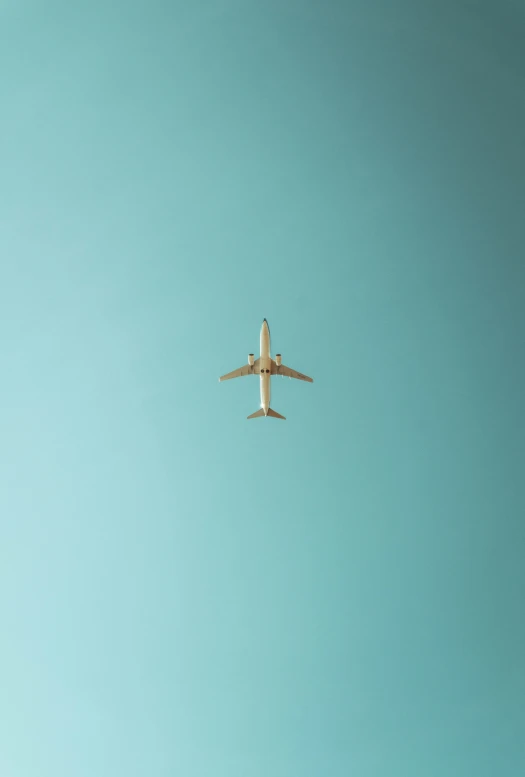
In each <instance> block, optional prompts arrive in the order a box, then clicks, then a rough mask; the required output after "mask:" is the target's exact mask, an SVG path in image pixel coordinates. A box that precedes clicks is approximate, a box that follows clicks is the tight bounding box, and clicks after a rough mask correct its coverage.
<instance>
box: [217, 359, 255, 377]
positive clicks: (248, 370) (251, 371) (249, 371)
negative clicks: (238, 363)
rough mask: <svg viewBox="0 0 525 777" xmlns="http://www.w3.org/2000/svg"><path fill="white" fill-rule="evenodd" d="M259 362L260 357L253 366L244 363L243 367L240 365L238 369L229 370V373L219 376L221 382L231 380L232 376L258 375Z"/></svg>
mask: <svg viewBox="0 0 525 777" xmlns="http://www.w3.org/2000/svg"><path fill="white" fill-rule="evenodd" d="M259 362H260V359H256V360H255V361H254V363H253V367H250V365H249V364H244V365H243V366H242V367H239V369H238V370H233V372H228V374H227V375H222V376H221V377H220V378H219V382H221V381H223V380H231V379H232V378H244V376H245V375H258V374H259Z"/></svg>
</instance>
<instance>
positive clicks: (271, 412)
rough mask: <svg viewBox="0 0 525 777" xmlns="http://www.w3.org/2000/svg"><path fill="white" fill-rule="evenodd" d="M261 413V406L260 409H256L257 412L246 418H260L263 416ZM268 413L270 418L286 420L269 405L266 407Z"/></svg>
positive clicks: (262, 412)
mask: <svg viewBox="0 0 525 777" xmlns="http://www.w3.org/2000/svg"><path fill="white" fill-rule="evenodd" d="M263 415H264V410H263V409H262V407H261V409H260V410H257V412H255V413H252V414H251V415H249V416H248V420H249V419H250V418H261V416H263ZM268 415H269V416H271V417H272V418H282V419H283V421H286V418H285V417H284V416H283V415H280V414H279V413H276V412H275V410H272V408H271V407H269V408H268Z"/></svg>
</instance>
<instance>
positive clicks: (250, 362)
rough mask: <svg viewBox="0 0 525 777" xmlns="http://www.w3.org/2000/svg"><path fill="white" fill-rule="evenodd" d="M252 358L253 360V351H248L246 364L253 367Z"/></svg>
mask: <svg viewBox="0 0 525 777" xmlns="http://www.w3.org/2000/svg"><path fill="white" fill-rule="evenodd" d="M254 360H255V357H254V355H253V353H249V354H248V364H249V365H250V367H253V362H254Z"/></svg>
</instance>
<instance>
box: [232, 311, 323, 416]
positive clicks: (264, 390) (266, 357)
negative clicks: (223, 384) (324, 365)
mask: <svg viewBox="0 0 525 777" xmlns="http://www.w3.org/2000/svg"><path fill="white" fill-rule="evenodd" d="M244 375H260V376H261V409H260V410H257V412H255V413H252V414H251V415H249V416H248V418H260V417H261V416H263V415H264V416H271V417H272V418H282V419H283V421H285V420H286V419H285V417H284V416H283V415H279V413H276V412H275V410H272V408H271V407H270V378H271V377H272V375H282V376H283V377H284V376H285V375H286V377H288V378H297V380H306V381H308V383H313V379H312V378H309V377H308V375H303V373H302V372H296V371H295V370H291V369H290V368H289V367H285V365H284V364H283V363H282V362H281V354H280V353H276V354H275V361H274V360H273V359H272V357H271V356H270V327H269V326H268V321H267V320H266V319H264V321H263V323H262V327H261V355H260V357H259V358H258V359H255V360H254V355H253V353H249V354H248V364H245V365H244V367H239V369H238V370H234V371H233V372H229V373H228V374H227V375H223V376H222V378H219V381H222V380H230V379H231V378H242V377H244Z"/></svg>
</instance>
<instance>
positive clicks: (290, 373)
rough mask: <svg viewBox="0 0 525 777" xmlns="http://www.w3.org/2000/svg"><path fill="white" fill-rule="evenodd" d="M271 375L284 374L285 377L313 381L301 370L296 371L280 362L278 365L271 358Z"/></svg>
mask: <svg viewBox="0 0 525 777" xmlns="http://www.w3.org/2000/svg"><path fill="white" fill-rule="evenodd" d="M272 375H285V376H286V377H287V378H296V379H297V380H306V381H307V382H308V383H313V382H314V380H313V378H309V377H308V375H303V373H302V372H297V371H296V370H292V369H290V367H286V365H284V364H281V366H280V367H278V366H277V365H276V363H275V362H274V361H273V359H272Z"/></svg>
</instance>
